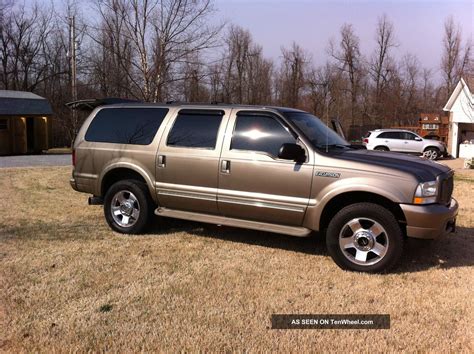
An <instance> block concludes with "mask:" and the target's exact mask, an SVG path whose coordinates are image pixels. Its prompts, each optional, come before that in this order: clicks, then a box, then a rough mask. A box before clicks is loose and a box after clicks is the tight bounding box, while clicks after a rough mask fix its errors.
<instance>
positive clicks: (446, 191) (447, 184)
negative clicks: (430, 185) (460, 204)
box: [438, 175, 454, 204]
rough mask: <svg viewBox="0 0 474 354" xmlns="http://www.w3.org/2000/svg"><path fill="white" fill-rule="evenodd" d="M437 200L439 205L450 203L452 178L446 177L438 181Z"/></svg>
mask: <svg viewBox="0 0 474 354" xmlns="http://www.w3.org/2000/svg"><path fill="white" fill-rule="evenodd" d="M439 186H440V188H439V194H438V199H439V202H440V203H441V204H449V203H451V196H452V194H453V188H454V182H453V176H452V175H451V176H448V177H446V178H444V179H442V180H441V181H440V184H439Z"/></svg>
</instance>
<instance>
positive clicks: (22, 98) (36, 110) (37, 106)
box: [0, 90, 53, 116]
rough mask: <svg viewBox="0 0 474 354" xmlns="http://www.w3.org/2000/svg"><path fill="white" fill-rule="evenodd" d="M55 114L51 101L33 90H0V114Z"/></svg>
mask: <svg viewBox="0 0 474 354" xmlns="http://www.w3.org/2000/svg"><path fill="white" fill-rule="evenodd" d="M51 114H53V110H52V109H51V105H50V104H49V102H48V101H47V100H46V99H45V98H43V97H41V96H38V95H35V94H34V93H32V92H25V91H10V90H0V115H8V116H28V115H42V116H47V115H51Z"/></svg>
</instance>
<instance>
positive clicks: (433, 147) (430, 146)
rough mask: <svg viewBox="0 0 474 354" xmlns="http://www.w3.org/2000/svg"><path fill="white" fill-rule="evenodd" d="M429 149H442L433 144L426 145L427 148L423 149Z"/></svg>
mask: <svg viewBox="0 0 474 354" xmlns="http://www.w3.org/2000/svg"><path fill="white" fill-rule="evenodd" d="M428 149H436V150H438V151H440V149H439V147H437V146H433V145H429V146H427V147H425V150H423V151H426V150H428Z"/></svg>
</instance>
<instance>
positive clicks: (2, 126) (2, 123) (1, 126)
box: [0, 119, 8, 130]
mask: <svg viewBox="0 0 474 354" xmlns="http://www.w3.org/2000/svg"><path fill="white" fill-rule="evenodd" d="M6 129H8V121H7V120H6V119H0V130H6Z"/></svg>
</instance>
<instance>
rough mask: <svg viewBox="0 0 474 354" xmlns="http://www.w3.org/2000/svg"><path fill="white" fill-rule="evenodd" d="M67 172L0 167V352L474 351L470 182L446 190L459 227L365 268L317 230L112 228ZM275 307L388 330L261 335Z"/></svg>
mask: <svg viewBox="0 0 474 354" xmlns="http://www.w3.org/2000/svg"><path fill="white" fill-rule="evenodd" d="M69 173H70V171H69V169H68V168H66V167H64V168H48V169H43V168H33V169H3V170H0V188H1V190H2V192H3V193H2V208H1V218H0V246H1V247H0V266H1V267H0V305H1V307H0V316H1V325H0V351H2V350H3V351H28V352H33V351H44V352H49V351H52V350H56V351H73V350H74V351H89V350H93V351H101V350H108V349H109V350H117V351H138V350H153V349H155V350H165V351H170V350H176V349H193V348H201V349H208V350H228V349H239V350H244V349H253V350H279V351H288V350H296V349H300V350H306V351H307V350H310V349H312V350H313V351H314V350H317V351H327V350H338V351H342V350H349V351H368V350H375V351H387V350H390V351H394V350H409V351H439V352H441V351H443V352H445V351H449V352H459V351H471V352H472V350H473V346H472V343H473V326H472V323H473V320H474V318H473V314H474V309H473V301H472V293H473V292H472V291H473V284H474V278H473V276H472V275H473V257H472V254H473V252H474V219H473V215H474V183H473V182H470V181H464V180H458V181H457V184H456V190H455V195H456V197H457V198H458V200H459V201H460V203H461V211H460V216H459V222H458V225H459V229H458V232H457V234H456V235H451V236H448V237H445V238H442V239H440V240H437V241H434V242H410V244H409V245H408V247H407V248H408V250H407V252H406V253H405V255H404V258H403V260H402V265H401V267H400V268H399V269H398V271H397V272H396V273H394V274H389V275H365V274H357V273H350V272H344V271H342V270H340V269H339V268H337V266H336V265H335V264H334V263H333V262H332V260H331V259H330V258H329V256H328V255H327V254H326V252H325V250H324V247H325V246H324V244H323V242H322V241H318V240H317V239H314V238H308V239H299V238H292V237H285V236H280V235H276V234H269V233H263V232H253V231H248V230H241V229H232V228H219V227H217V226H210V225H203V224H197V223H190V222H180V221H171V220H163V221H162V222H161V223H157V224H156V225H155V226H154V228H153V231H152V232H151V233H150V234H148V235H144V236H138V237H130V236H123V235H119V234H116V233H113V232H111V231H110V230H109V228H108V227H107V226H106V224H105V221H104V219H103V215H102V210H101V208H100V207H98V206H94V207H89V206H87V205H86V195H83V194H79V193H76V192H73V191H72V190H71V189H70V187H69V185H68V177H69ZM272 313H388V314H390V315H391V320H392V328H391V329H390V330H292V331H284V330H271V329H269V326H270V315H271V314H272Z"/></svg>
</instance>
